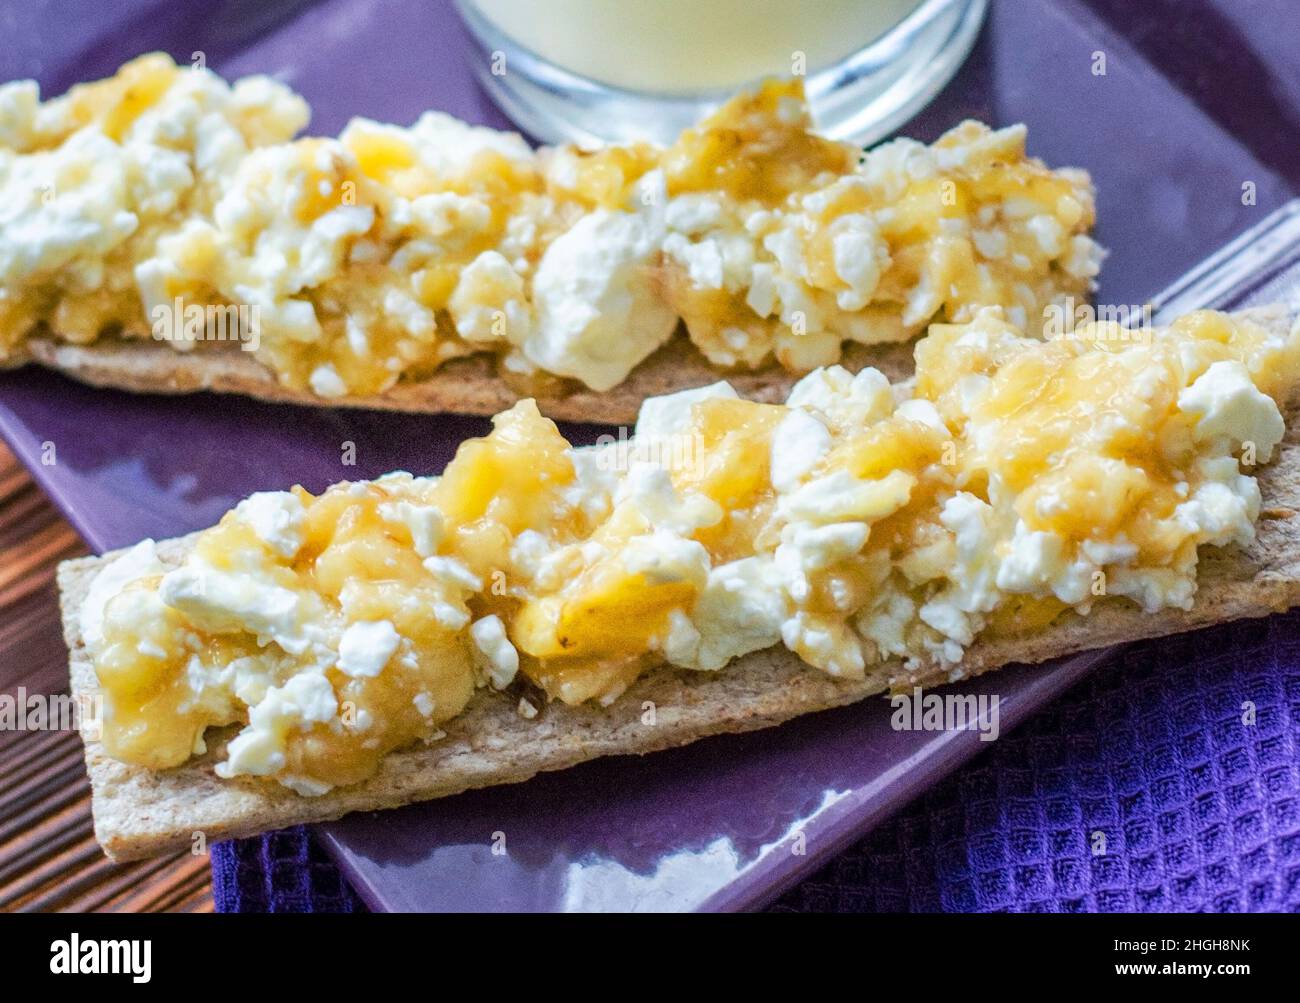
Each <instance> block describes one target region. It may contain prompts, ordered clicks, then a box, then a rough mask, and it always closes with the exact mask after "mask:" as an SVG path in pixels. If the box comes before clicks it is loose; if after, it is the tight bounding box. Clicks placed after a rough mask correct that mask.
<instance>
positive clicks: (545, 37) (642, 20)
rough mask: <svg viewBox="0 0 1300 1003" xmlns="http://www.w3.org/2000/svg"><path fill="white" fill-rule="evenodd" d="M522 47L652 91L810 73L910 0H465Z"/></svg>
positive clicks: (888, 23) (911, 4) (895, 17)
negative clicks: (470, 0)
mask: <svg viewBox="0 0 1300 1003" xmlns="http://www.w3.org/2000/svg"><path fill="white" fill-rule="evenodd" d="M472 2H473V3H474V4H475V5H476V6H477V7H478V8H479V10H480V11H482V13H483V14H484V15H485V16H486V17H487V18H488V20H490V21H491V22H492V23H493V24H495V25H496V26H497V27H498V28H499V29H500V30H501V31H502V32H504V33H505V34H506V35H508V36H509V37H510V38H512V39H514V40H515V41H516V42H518V43H519V44H520V45H522V46H523V47H524V48H526V49H529V50H531V51H532V52H534V53H536V54H537V55H539V56H542V57H543V58H544V59H546V60H548V61H549V62H551V63H553V64H555V65H556V66H559V67H561V68H563V69H566V70H569V71H571V72H573V73H577V74H580V75H581V76H584V77H589V78H590V79H592V80H597V81H599V82H601V83H603V84H608V85H612V86H615V87H621V88H626V89H628V90H634V91H644V92H651V93H658V94H697V93H700V92H704V91H714V90H726V89H730V88H735V87H737V86H739V85H741V84H745V83H748V82H749V81H752V80H757V79H758V78H760V77H766V76H773V75H775V76H790V75H804V74H808V75H811V74H813V73H816V72H817V71H818V70H819V69H822V68H823V67H827V66H831V65H833V64H835V63H837V62H839V61H840V60H842V59H843V58H844V57H846V56H848V55H850V54H851V53H854V52H857V51H858V50H859V49H861V48H863V46H865V45H867V44H868V43H870V42H871V41H873V40H874V39H876V38H878V37H879V36H880V35H882V34H884V33H885V32H886V31H888V30H889V29H890V28H892V27H893V26H894V25H896V24H897V23H898V22H899V21H901V20H902V19H903V18H904V17H906V16H907V14H908V13H910V12H911V11H912V10H913V9H915V8H916V7H918V6H920V0H802V2H800V0H544V2H542V0H472Z"/></svg>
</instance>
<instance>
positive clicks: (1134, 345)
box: [81, 308, 1300, 794]
mask: <svg viewBox="0 0 1300 1003" xmlns="http://www.w3.org/2000/svg"><path fill="white" fill-rule="evenodd" d="M916 357H917V372H916V378H915V381H914V383H909V384H904V385H896V386H891V385H890V383H889V382H888V381H887V380H886V378H885V377H884V376H883V375H881V374H880V373H879V372H878V371H876V370H873V369H867V370H864V371H862V372H860V373H858V374H857V375H850V374H849V373H848V372H847V371H845V370H844V369H842V368H840V367H837V366H832V367H828V368H822V369H817V370H815V371H813V372H812V373H810V374H808V375H807V376H806V377H804V378H803V380H801V381H800V382H799V383H798V385H797V386H796V387H795V388H794V390H793V392H792V393H791V394H790V397H789V400H788V401H787V403H786V404H785V405H783V406H782V405H768V404H758V403H753V402H749V401H745V400H741V399H739V398H737V396H736V394H735V393H734V392H733V391H732V390H731V388H730V387H729V386H728V385H727V384H726V383H716V384H714V385H712V386H708V387H703V388H700V389H696V390H689V391H684V392H681V393H677V394H673V395H670V396H666V397H659V398H652V399H650V400H647V401H646V403H645V405H644V406H643V408H642V411H641V414H640V418H639V420H638V424H637V428H636V435H635V437H634V439H633V441H632V445H631V447H630V448H626V447H625V444H623V443H618V442H615V443H612V444H609V445H603V446H598V447H584V448H573V447H571V446H570V445H569V443H568V442H566V441H565V439H564V438H563V437H562V436H561V435H560V433H559V431H558V430H557V429H556V427H555V425H554V424H552V423H551V422H550V421H549V420H547V419H545V418H543V417H542V416H541V415H540V414H539V413H538V411H537V408H536V406H535V405H534V404H533V402H532V401H527V400H525V401H522V402H520V403H519V404H517V405H516V406H515V407H513V408H512V409H510V410H509V411H506V412H504V413H503V414H501V415H499V416H498V417H497V418H496V419H495V427H494V429H493V431H492V433H491V434H490V435H488V436H486V437H484V438H482V439H476V440H472V441H469V442H467V443H465V444H464V445H463V446H462V447H461V449H460V451H459V452H458V453H457V455H456V457H455V459H454V460H453V461H452V462H451V463H450V464H449V465H448V467H447V468H446V471H445V472H444V473H443V474H442V476H441V477H424V478H422V477H412V476H411V475H409V474H404V473H398V474H391V475H388V476H386V477H383V478H380V479H379V480H377V481H374V482H370V483H345V484H339V485H336V486H334V487H332V488H330V489H328V490H327V491H325V492H324V493H323V494H321V495H319V496H312V495H311V494H309V493H308V492H306V491H304V490H302V489H301V488H295V489H294V490H293V491H291V492H281V493H267V494H258V495H253V496H252V497H250V498H248V499H247V500H245V501H244V502H242V503H241V504H240V505H239V506H238V507H237V508H236V509H234V510H233V511H232V512H230V513H228V514H227V515H226V516H225V518H224V519H223V520H222V521H221V523H220V524H219V525H218V526H216V527H215V528H213V529H211V530H208V531H206V532H205V533H203V534H202V535H201V536H200V537H199V539H198V543H197V545H196V546H195V547H194V549H193V551H192V553H190V554H189V555H188V556H187V558H186V559H185V560H184V562H183V563H182V564H180V565H179V566H177V567H173V568H171V569H170V570H168V569H166V568H165V567H164V565H163V564H162V563H161V562H160V561H159V559H158V556H157V554H156V553H155V550H154V547H153V544H152V543H150V542H148V541H146V542H145V543H142V544H140V545H139V546H137V547H136V548H135V549H133V550H132V551H129V552H128V553H127V554H126V555H125V556H123V557H121V558H119V559H118V560H117V561H115V562H114V563H112V564H110V565H109V566H108V567H107V568H105V570H104V571H102V572H101V573H100V575H99V577H98V578H97V579H96V580H95V582H94V583H93V585H92V587H91V590H90V595H89V597H88V599H87V600H86V603H85V606H84V608H83V610H82V614H81V621H82V633H83V637H84V639H85V643H86V645H87V647H88V648H89V651H90V653H91V655H92V657H93V662H94V667H95V671H96V672H97V673H98V676H99V680H100V682H101V684H102V686H103V689H104V692H105V695H106V705H107V708H108V714H107V720H106V723H105V728H104V731H103V742H104V746H105V749H106V750H107V752H108V753H109V754H110V755H112V756H115V757H117V758H119V759H122V760H124V761H127V762H131V763H138V764H142V765H145V766H149V767H153V768H163V767H167V766H173V765H176V764H178V763H181V762H183V761H185V760H186V759H187V758H189V757H190V756H191V755H193V754H194V753H196V752H199V751H202V750H203V748H204V738H203V736H204V731H205V729H206V728H208V727H209V726H212V725H222V724H231V723H236V722H238V723H241V724H243V725H244V727H243V730H242V731H241V732H240V733H239V735H238V736H237V737H236V738H234V739H233V741H232V742H231V743H230V745H229V747H228V754H227V757H226V759H225V760H224V761H223V762H221V763H220V764H218V766H217V770H218V772H219V773H220V774H221V775H222V776H227V777H234V776H240V775H255V776H269V777H273V778H275V779H276V780H278V781H279V782H280V783H283V784H286V785H288V786H290V787H292V788H293V789H295V790H297V791H300V792H302V793H304V794H313V793H319V792H322V791H325V790H328V789H329V788H330V787H332V786H335V785H340V784H348V783H352V782H355V781H358V780H360V779H363V778H364V777H366V776H368V775H369V774H370V773H372V772H373V771H374V770H375V769H376V765H377V763H378V761H379V759H380V757H382V756H383V755H384V754H385V753H386V752H388V751H391V750H393V749H397V748H401V747H404V746H409V745H411V744H412V743H415V742H418V741H431V740H435V739H436V738H437V737H438V735H439V727H440V725H442V724H443V723H444V722H446V721H447V720H448V719H450V718H452V717H454V716H455V715H456V714H458V713H459V712H460V711H461V710H462V709H463V708H464V707H465V705H466V704H467V702H468V701H470V700H471V699H473V696H474V692H475V690H476V688H478V687H482V686H493V687H497V688H503V687H506V686H508V685H510V684H511V682H512V680H514V679H515V678H516V676H517V675H518V674H522V676H524V677H526V678H527V679H528V680H529V681H531V683H532V684H533V685H535V686H536V687H539V688H540V689H542V690H544V691H545V693H546V694H547V695H548V696H549V697H550V698H552V699H558V700H562V701H564V702H566V703H570V704H577V703H581V702H583V701H599V702H601V703H608V702H609V701H612V700H615V699H616V698H617V697H618V696H619V694H620V693H621V692H622V691H623V690H625V689H626V688H627V687H628V686H629V685H630V684H631V683H632V682H633V681H634V680H635V679H636V678H637V677H638V676H639V675H640V674H641V673H643V672H647V671H654V670H655V668H656V667H658V666H663V665H672V666H679V667H684V668H688V669H696V670H701V671H714V670H718V669H721V668H722V667H723V666H725V665H727V663H728V662H730V661H731V660H733V659H735V658H737V657H739V656H741V655H744V654H746V653H747V652H751V651H756V650H758V649H762V648H768V647H772V646H776V645H782V646H784V647H786V648H788V649H789V650H790V651H792V652H794V653H796V654H797V655H798V656H799V658H800V659H802V660H803V661H804V662H806V663H808V665H809V666H811V667H812V668H813V669H815V670H820V671H824V672H827V673H829V674H831V675H832V676H836V677H841V678H847V679H853V678H862V677H863V675H864V673H866V672H868V671H874V670H878V669H881V668H882V667H883V668H884V669H885V671H889V666H891V665H893V666H897V665H899V664H905V663H906V664H912V665H939V666H941V667H943V668H945V669H946V670H947V671H948V673H949V675H950V676H951V677H952V678H959V677H960V676H961V675H962V659H963V653H964V650H965V648H966V647H967V646H968V645H970V644H971V643H972V641H974V640H975V638H976V637H978V636H981V635H987V634H1007V633H1015V632H1032V631H1037V630H1041V629H1042V628H1044V627H1046V626H1048V625H1049V624H1051V623H1052V622H1054V621H1055V620H1057V619H1058V618H1060V617H1062V616H1074V615H1080V614H1087V613H1088V611H1089V610H1090V609H1091V607H1092V606H1093V604H1095V603H1099V602H1112V603H1113V602H1127V603H1132V604H1136V605H1137V606H1139V607H1141V608H1142V609H1144V610H1147V611H1155V610H1159V609H1161V608H1165V607H1181V608H1186V607H1188V606H1190V605H1191V603H1192V600H1193V596H1194V594H1195V591H1196V564H1197V548H1198V547H1200V546H1201V545H1212V546H1224V545H1229V544H1242V543H1246V542H1249V541H1250V540H1251V539H1252V538H1253V534H1254V521H1255V519H1256V518H1257V516H1258V514H1259V508H1260V494H1259V489H1258V487H1257V485H1256V481H1255V478H1254V477H1253V476H1251V473H1250V469H1251V467H1252V466H1253V465H1254V464H1259V463H1264V462H1266V461H1268V460H1269V459H1270V458H1271V457H1272V456H1273V453H1274V451H1275V449H1276V447H1277V445H1278V443H1279V441H1280V440H1281V438H1282V434H1283V431H1284V429H1283V421H1282V418H1281V415H1280V412H1279V408H1278V404H1277V400H1278V399H1280V398H1281V397H1282V396H1283V395H1284V393H1285V392H1287V391H1288V390H1289V389H1290V388H1291V387H1292V386H1294V384H1295V383H1296V381H1297V380H1298V379H1300V325H1298V326H1297V327H1296V329H1295V330H1293V331H1292V332H1291V333H1290V335H1289V336H1286V337H1279V336H1276V335H1274V334H1273V333H1271V332H1270V331H1268V330H1266V329H1264V328H1262V327H1259V326H1257V325H1255V324H1253V323H1251V322H1249V321H1247V320H1244V319H1234V318H1230V317H1228V316H1225V315H1222V314H1217V313H1211V312H1201V313H1195V314H1191V315H1189V316H1187V317H1184V318H1182V319H1181V320H1179V321H1177V322H1176V323H1175V324H1173V325H1172V326H1171V327H1169V328H1167V329H1162V330H1157V331H1137V332H1130V331H1126V330H1124V329H1122V328H1119V327H1117V326H1116V325H1113V324H1097V325H1093V326H1090V327H1086V328H1082V329H1080V330H1078V331H1076V332H1075V333H1074V334H1073V335H1071V336H1070V337H1068V338H1062V339H1059V340H1053V341H1047V342H1044V341H1041V340H1039V339H1037V338H1033V337H1027V336H1025V335H1024V334H1023V333H1022V332H1021V331H1020V330H1019V329H1017V328H1016V327H1015V326H1014V325H1012V324H1011V323H1010V322H1009V321H1008V320H1007V319H1006V316H1005V312H1004V311H1003V310H1001V309H1000V308H988V309H984V310H981V311H980V312H978V313H977V314H976V315H975V316H974V318H973V319H972V320H971V321H970V322H968V323H966V324H956V325H937V326H935V327H934V328H933V329H932V330H931V333H930V334H929V335H928V336H927V337H926V338H924V339H923V340H922V341H920V342H919V343H918V345H917V349H916ZM737 671H740V670H737Z"/></svg>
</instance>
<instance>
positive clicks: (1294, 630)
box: [212, 613, 1300, 912]
mask: <svg viewBox="0 0 1300 1003" xmlns="http://www.w3.org/2000/svg"><path fill="white" fill-rule="evenodd" d="M1252 712H1253V714H1252ZM1252 716H1253V723H1246V719H1248V718H1250V717H1252ZM1097 833H1100V834H1101V835H1102V837H1104V841H1105V852H1104V853H1100V854H1094V852H1093V844H1094V843H1097V842H1099V837H1098V836H1096V835H1095V834H1097ZM212 871H213V885H214V891H215V896H216V904H217V908H218V909H219V910H222V911H228V912H238V911H264V910H269V911H276V912H288V911H311V912H338V911H344V912H353V911H361V910H363V909H364V906H363V905H362V904H361V903H360V901H359V900H358V899H357V897H356V895H355V894H354V893H353V892H352V890H351V889H350V888H349V887H348V885H347V883H346V881H344V879H343V878H342V876H341V875H340V874H339V872H338V870H337V869H336V868H335V867H334V866H333V864H331V863H330V861H329V860H328V858H327V857H326V856H325V854H324V853H323V852H322V851H321V850H320V849H318V848H317V847H316V846H315V845H314V843H313V842H312V840H311V837H310V835H309V834H308V832H307V830H305V829H302V828H298V829H290V830H287V831H285V832H281V833H274V834H272V835H269V836H265V837H263V838H261V839H255V840H245V841H241V842H235V843H222V844H219V845H217V846H215V847H214V848H213V854H212ZM773 908H774V909H777V910H783V911H795V912H809V911H824V910H836V911H845V912H921V911H970V912H989V911H1000V910H1012V911H1047V912H1094V911H1125V912H1127V911H1190V910H1198V911H1216V912H1232V911H1248V910H1253V911H1261V910H1274V911H1282V910H1285V911H1292V912H1300V613H1291V614H1287V615H1284V616H1274V617H1271V618H1269V619H1267V620H1259V621H1245V622H1241V623H1235V624H1229V625H1226V626H1223V627H1217V628H1214V629H1211V630H1206V631H1200V632H1196V633H1192V634H1185V635H1182V636H1179V637H1175V638H1166V639H1163V640H1157V641H1151V642H1146V643H1142V644H1137V645H1133V646H1131V647H1129V648H1127V649H1125V650H1124V651H1123V652H1122V653H1120V654H1119V655H1117V656H1116V658H1115V659H1114V661H1113V662H1112V663H1111V664H1108V665H1107V666H1106V667H1104V668H1102V669H1100V670H1099V671H1097V672H1096V673H1094V674H1093V675H1092V676H1091V677H1090V678H1089V679H1087V680H1086V681H1085V682H1083V683H1081V684H1080V685H1079V686H1077V687H1075V689H1073V690H1072V691H1071V692H1070V693H1069V694H1067V696H1066V697H1064V698H1063V699H1061V700H1060V701H1058V702H1057V703H1056V704H1054V705H1053V706H1052V707H1050V708H1048V709H1047V710H1045V711H1044V712H1043V713H1041V714H1039V715H1038V716H1037V717H1035V718H1034V719H1032V720H1031V721H1030V722H1028V723H1027V724H1026V725H1024V726H1023V727H1021V728H1019V729H1017V730H1016V731H1014V732H1012V733H1010V734H1006V735H1003V736H1001V737H1000V738H999V739H998V740H997V741H996V742H994V743H992V744H991V746H990V748H989V750H988V751H987V752H985V753H983V754H982V755H980V756H979V757H978V758H977V759H975V760H974V761H973V762H971V763H970V764H969V765H967V766H966V767H965V768H963V769H962V770H960V771H959V772H958V773H956V774H955V775H954V776H952V777H950V778H949V779H948V780H947V781H945V782H944V783H942V784H940V785H939V786H938V787H936V788H935V789H934V790H932V791H931V792H930V793H928V794H927V795H925V796H924V797H923V798H922V799H920V800H919V801H918V802H916V803H914V804H913V805H911V806H910V807H909V808H908V809H907V810H905V811H904V812H903V813H902V814H900V815H899V816H898V817H896V818H895V819H893V820H892V821H891V822H889V823H888V824H886V825H884V826H881V827H880V828H878V829H877V830H876V831H874V832H873V833H871V834H869V835H867V836H866V837H865V838H864V839H863V840H862V841H861V842H859V843H858V844H857V845H856V846H854V847H853V848H852V849H850V850H848V851H847V852H845V853H844V854H843V855H841V856H840V857H839V858H837V859H836V860H835V861H834V862H833V863H832V864H831V865H830V866H828V867H826V868H824V869H823V870H822V871H821V872H820V873H818V874H816V875H814V876H813V877H812V878H809V879H808V880H807V881H805V882H803V883H802V884H801V885H799V886H798V887H796V888H794V889H793V890H791V891H789V892H787V893H786V894H785V895H784V896H783V897H782V898H781V899H780V900H778V901H777V902H776V903H775V904H774V906H773Z"/></svg>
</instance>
